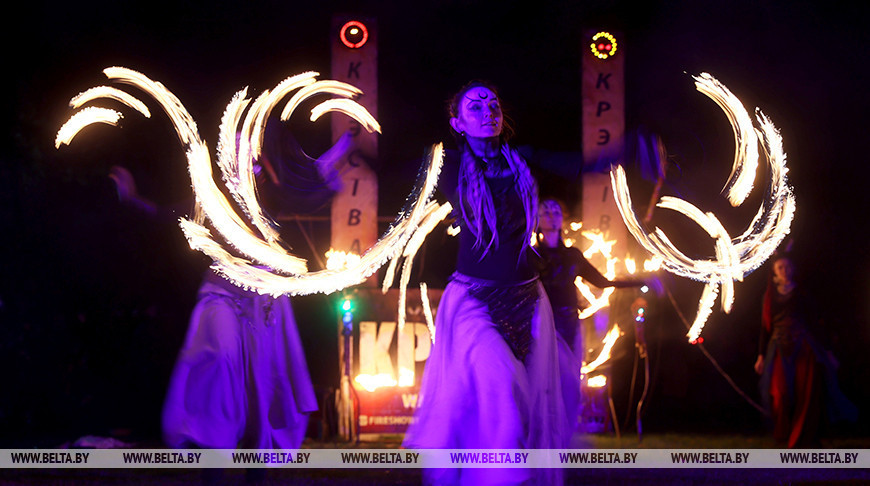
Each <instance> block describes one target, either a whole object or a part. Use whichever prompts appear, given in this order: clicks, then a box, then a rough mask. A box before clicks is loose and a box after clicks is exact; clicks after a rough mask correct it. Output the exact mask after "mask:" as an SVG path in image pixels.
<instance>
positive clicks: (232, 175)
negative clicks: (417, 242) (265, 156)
mask: <svg viewBox="0 0 870 486" xmlns="http://www.w3.org/2000/svg"><path fill="white" fill-rule="evenodd" d="M103 72H104V73H105V74H106V76H107V77H108V78H109V79H110V80H112V81H115V82H117V83H121V84H127V85H131V86H133V87H135V88H138V89H140V90H142V91H144V92H145V93H146V94H148V95H149V96H151V97H152V98H153V99H154V100H155V101H156V102H157V103H158V104H159V105H160V107H161V108H162V109H163V111H164V112H165V113H166V115H167V116H168V117H169V119H170V120H171V122H172V125H173V126H174V127H175V130H176V133H177V134H178V138H179V140H180V142H181V144H182V147H183V148H184V150H185V152H186V153H187V160H188V171H189V173H190V178H191V182H192V185H193V192H194V194H195V196H196V206H195V208H194V214H193V217H192V218H190V219H188V218H182V219H180V220H179V225H180V226H181V229H182V231H183V232H184V235H185V236H186V237H187V239H188V242H189V244H190V246H191V248H193V249H195V250H199V251H201V252H203V253H205V254H206V255H208V256H209V257H211V259H212V261H213V265H212V268H214V269H215V270H216V271H218V272H219V273H220V274H221V275H223V276H224V277H226V278H227V279H229V280H230V281H232V282H233V283H235V284H236V285H239V286H241V287H244V288H247V289H253V290H256V291H257V292H259V293H261V294H271V295H281V294H294V295H299V294H312V293H317V292H322V293H330V292H334V291H336V290H340V289H343V288H346V287H349V286H351V285H355V284H357V283H359V282H362V281H364V280H365V279H366V278H367V277H368V276H370V275H371V274H372V273H374V272H375V271H376V270H377V269H378V268H380V266H381V265H383V264H384V263H385V262H386V261H387V260H390V259H393V258H395V257H397V256H398V255H399V254H400V253H401V251H402V248H403V247H404V246H405V244H406V243H407V242H408V240H409V239H410V237H411V235H412V234H413V233H414V232H415V231H416V229H417V227H418V226H419V225H420V223H421V222H422V220H423V218H424V216H425V215H426V214H427V211H428V208H429V206H428V202H429V200H430V198H431V197H432V193H433V192H434V189H435V184H436V183H437V180H438V174H439V173H440V171H441V164H442V148H441V145H440V144H439V145H436V146H435V147H433V150H432V152H431V156H430V158H429V161H428V163H427V165H426V166H425V172H424V173H425V177H424V178H423V179H422V182H421V186H420V187H419V188H418V190H416V191H415V192H414V193H415V194H419V196H418V197H417V198H416V199H415V200H414V203H413V204H412V206H411V209H410V210H409V211H407V212H405V213H402V214H400V215H399V216H398V217H397V219H396V221H395V223H394V224H393V225H392V226H391V228H390V229H389V230H388V231H387V232H386V233H385V234H384V235H383V236H382V237H381V239H380V240H379V241H378V242H377V243H375V245H374V246H372V247H371V248H369V249H368V250H367V251H366V252H365V253H364V254H363V255H361V256H360V257H359V260H358V261H354V262H347V259H345V264H344V266H343V267H341V268H340V269H338V270H335V269H326V270H321V271H317V272H308V268H307V262H306V261H305V260H303V259H301V258H298V257H296V256H294V255H292V254H289V253H288V252H287V251H286V250H284V249H283V247H282V246H281V242H280V239H279V238H278V231H277V228H278V225H277V223H275V222H274V221H272V220H271V219H269V218H268V217H267V216H266V215H265V214H264V213H263V211H262V209H261V208H260V205H259V203H258V202H257V199H256V191H255V185H254V175H253V161H254V160H256V159H257V158H258V157H259V156H260V147H261V145H262V141H263V132H264V128H265V124H266V120H267V119H268V117H269V114H270V113H271V111H272V110H273V109H274V108H275V107H276V106H277V104H279V103H280V102H281V100H282V99H284V98H285V97H287V96H288V95H289V94H290V93H292V92H294V91H295V94H294V95H293V96H292V97H291V99H290V100H289V102H288V103H287V105H286V107H285V108H284V111H283V112H282V114H281V119H282V120H287V119H289V117H290V116H291V115H292V114H293V112H294V110H295V109H296V108H297V107H298V106H299V105H300V103H301V102H303V101H305V100H307V99H309V98H311V97H313V96H316V95H331V96H333V98H332V99H328V100H326V101H324V102H321V103H320V104H318V105H317V106H315V107H314V108H313V109H312V110H311V119H312V120H316V119H317V118H318V117H320V116H321V115H323V114H324V113H328V112H338V113H343V114H345V115H347V116H349V117H351V118H353V119H354V120H356V121H357V122H359V123H360V125H361V126H362V127H363V128H365V129H366V130H367V131H369V132H374V131H378V132H379V131H380V126H379V125H378V123H377V121H376V120H375V119H374V117H372V116H371V114H370V113H369V112H368V111H367V110H366V109H365V108H364V107H363V106H362V105H360V104H358V103H357V102H356V101H354V100H353V99H352V98H353V97H356V96H359V95H360V94H361V91H360V90H358V89H357V88H355V87H354V86H351V85H349V84H346V83H341V82H338V81H318V80H317V79H316V78H317V76H318V74H317V73H314V72H308V73H303V74H299V75H297V76H291V77H289V78H287V79H286V80H284V81H282V82H281V83H279V84H278V85H277V86H276V87H275V88H274V89H273V90H267V91H265V92H263V94H261V95H260V96H259V97H258V98H257V99H256V100H253V101H252V100H251V99H249V98H248V97H247V90H246V89H243V90H241V91H239V92H238V93H236V95H235V96H234V97H233V98H232V100H231V101H230V103H229V104H228V105H227V108H226V110H225V111H224V115H223V118H222V122H221V127H220V135H219V139H218V166H219V168H220V169H221V172H222V176H223V181H224V183H225V185H226V187H227V188H228V190H229V192H230V193H231V195H232V196H233V198H234V199H235V200H236V202H237V203H238V205H239V207H240V208H241V209H242V211H243V212H244V214H245V216H246V217H247V218H248V220H249V222H250V226H253V227H254V228H255V229H256V233H255V231H254V230H252V229H251V228H250V226H249V225H248V224H246V223H245V222H244V221H243V220H242V218H241V217H240V216H239V215H238V214H236V212H235V210H234V209H233V207H232V205H231V204H230V202H229V201H228V200H227V199H226V197H225V196H224V195H223V193H222V192H221V190H220V189H219V188H218V186H217V184H216V183H215V181H214V177H213V174H212V165H211V159H210V155H209V150H208V148H207V147H206V145H205V142H203V141H202V139H200V137H199V133H198V130H197V127H196V123H195V122H194V121H193V118H192V117H191V116H190V114H189V113H188V112H187V110H186V109H185V108H184V106H183V105H182V104H181V102H180V101H179V100H178V98H176V97H175V95H173V94H172V93H171V92H169V91H168V90H167V89H166V88H165V87H164V86H163V85H162V84H161V83H158V82H155V81H152V80H151V79H149V78H148V77H146V76H145V75H143V74H141V73H138V72H136V71H132V70H129V69H126V68H121V67H112V68H107V69H105V70H104V71H103ZM122 93H123V94H122ZM97 99H111V100H115V101H120V102H121V103H123V104H125V105H127V106H130V107H132V108H133V109H135V110H136V111H139V112H140V113H142V114H143V115H145V116H149V114H150V113H149V112H148V111H147V108H145V109H144V110H143V106H144V104H142V103H141V102H140V101H139V100H138V99H136V98H135V97H133V96H131V95H128V94H126V93H124V92H122V91H120V90H117V89H115V88H112V87H97V88H92V89H91V90H88V91H86V92H85V93H83V94H81V95H79V96H77V97H76V98H74V99H73V101H72V102H71V104H72V105H73V107H74V108H78V107H79V106H81V105H82V104H84V103H86V102H91V101H94V100H97ZM120 117H121V115H120V113H118V112H115V111H114V110H109V109H105V108H96V107H87V108H84V109H82V110H81V111H79V112H78V113H76V114H74V115H73V116H72V117H71V118H70V120H69V121H68V122H67V123H66V124H64V125H63V126H62V127H61V129H60V130H59V131H58V135H57V140H56V142H55V144H56V146H57V147H60V145H61V144H64V143H66V144H69V143H70V141H71V140H72V139H73V137H74V136H75V135H76V134H77V133H78V132H79V131H81V130H82V129H83V128H85V127H86V126H89V125H92V124H94V123H108V124H112V125H116V124H117V123H118V120H119V119H120ZM237 134H239V135H240V138H239V143H238V145H236V135H237ZM206 222H208V223H209V224H210V225H211V226H212V227H213V228H214V229H215V230H217V232H218V233H219V234H220V236H221V237H222V238H223V240H224V241H226V242H227V243H229V244H230V245H232V246H233V247H234V248H235V249H236V250H238V252H239V253H241V254H242V255H244V257H237V256H234V255H233V254H231V253H230V252H229V251H228V250H227V249H226V248H224V246H223V245H222V244H221V243H218V242H217V241H216V240H215V239H214V237H213V235H212V234H211V231H210V230H209V229H208V228H207V227H206V226H205V225H206ZM262 266H265V267H266V268H262Z"/></svg>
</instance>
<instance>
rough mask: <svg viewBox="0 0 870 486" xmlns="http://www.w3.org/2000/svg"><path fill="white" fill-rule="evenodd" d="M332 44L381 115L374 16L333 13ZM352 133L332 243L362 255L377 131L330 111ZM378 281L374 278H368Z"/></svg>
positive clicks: (346, 425)
mask: <svg viewBox="0 0 870 486" xmlns="http://www.w3.org/2000/svg"><path fill="white" fill-rule="evenodd" d="M330 37H331V49H332V75H331V78H332V79H334V80H337V81H344V82H346V83H349V84H352V85H354V86H356V87H357V88H359V89H360V90H362V92H363V94H362V95H360V97H359V99H358V100H357V102H359V103H360V104H361V105H363V106H364V107H365V108H366V109H367V110H368V111H369V113H371V114H372V116H374V117H375V119H377V117H378V43H377V41H378V36H377V24H376V22H375V20H374V19H371V18H365V17H351V16H340V15H337V16H334V17H333V18H332V25H331V30H330ZM348 131H349V132H350V133H351V135H352V136H353V137H354V144H353V149H352V150H351V151H350V152H349V153H347V154H346V155H345V160H344V161H343V162H342V163H340V164H339V167H340V172H341V179H342V190H341V191H339V193H338V194H336V196H335V198H334V199H333V201H332V209H331V212H332V215H331V243H330V246H331V249H332V250H333V251H338V252H343V253H348V254H350V253H352V254H355V255H362V254H363V253H364V252H365V251H366V250H367V249H368V248H371V247H372V246H373V245H374V244H375V242H376V241H377V238H378V180H377V176H376V174H375V172H374V171H373V170H372V167H371V163H372V161H374V160H376V159H377V157H378V139H377V134H376V133H368V132H367V131H366V130H364V129H363V128H362V127H361V126H360V125H359V123H357V122H356V121H354V120H352V119H350V118H348V117H344V116H334V117H332V139H333V141H335V140H338V138H339V137H341V136H342V135H343V134H344V133H345V132H348ZM364 285H366V286H368V287H374V286H375V285H376V281H375V278H374V277H372V278H369V279H368V280H367V281H366V282H365V284H364ZM346 339H348V338H346V337H345V336H343V335H342V326H339V336H338V343H339V345H338V347H339V356H342V357H344V358H343V359H342V362H341V363H339V364H340V366H341V368H339V369H341V370H345V369H346V367H347V362H349V361H352V360H353V356H352V353H353V338H352V337H351V338H349V339H348V340H349V342H347V341H346ZM351 386H352V385H351V383H350V376H348V372H347V371H343V372H342V376H341V390H340V394H339V399H338V402H339V403H338V416H339V434H340V435H341V436H342V437H344V438H345V439H350V438H352V437H353V436H354V434H355V433H358V428H357V427H355V426H354V411H353V398H352V397H351V394H352V391H353V390H352V389H351Z"/></svg>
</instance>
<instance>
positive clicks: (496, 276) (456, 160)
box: [439, 151, 536, 283]
mask: <svg viewBox="0 0 870 486" xmlns="http://www.w3.org/2000/svg"><path fill="white" fill-rule="evenodd" d="M501 157H502V159H504V155H502V156H501ZM502 163H503V164H504V165H505V166H507V162H506V161H505V160H502ZM459 164H460V154H459V152H456V151H448V152H446V153H445V157H444V168H443V169H442V174H441V177H440V182H439V188H440V189H441V192H442V193H444V195H445V196H446V197H447V198H448V200H449V201H450V204H452V205H453V214H452V216H453V217H455V218H456V222H457V224H458V225H459V227H460V229H461V230H460V232H459V253H458V256H457V262H456V270H457V271H458V272H460V273H463V274H465V275H468V276H470V277H475V278H480V279H485V280H495V281H499V282H505V283H518V282H523V281H526V280H529V279H532V278H534V277H535V275H536V271H535V268H534V267H533V265H532V264H531V263H530V261H529V258H528V255H527V252H528V251H529V250H528V247H526V248H525V250H524V249H523V239H524V238H525V230H526V216H525V210H524V208H523V202H522V200H521V199H520V195H519V193H518V192H517V189H516V176H514V175H513V174H510V175H507V176H504V177H491V178H490V177H487V178H486V179H485V181H486V185H487V187H488V188H489V191H490V194H491V195H492V200H493V204H494V206H495V214H496V228H498V247H496V245H495V244H493V245H492V246H491V247H490V248H489V251H487V253H486V255H484V254H483V252H484V249H485V248H486V243H488V242H489V238H490V233H489V229H488V228H486V225H484V228H483V231H484V238H483V241H484V244H483V245H479V246H478V247H476V248H475V246H474V243H475V240H476V238H475V236H474V234H472V232H471V229H469V227H468V223H467V222H466V221H465V220H464V219H463V217H462V211H461V209H460V208H459V192H458V188H459ZM521 253H522V255H521Z"/></svg>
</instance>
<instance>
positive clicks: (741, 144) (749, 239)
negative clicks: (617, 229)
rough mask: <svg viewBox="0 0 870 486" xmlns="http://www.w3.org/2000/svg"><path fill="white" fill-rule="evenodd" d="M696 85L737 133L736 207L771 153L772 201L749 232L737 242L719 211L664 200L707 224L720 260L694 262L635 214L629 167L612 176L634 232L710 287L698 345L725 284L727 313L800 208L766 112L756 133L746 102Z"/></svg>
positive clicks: (665, 263)
mask: <svg viewBox="0 0 870 486" xmlns="http://www.w3.org/2000/svg"><path fill="white" fill-rule="evenodd" d="M695 81H696V86H697V88H698V90H699V91H700V92H702V93H703V94H705V95H707V96H708V97H709V98H711V99H712V100H713V101H714V102H716V103H717V104H718V105H719V106H720V107H721V108H722V109H723V111H725V113H726V115H727V117H728V120H729V122H730V123H731V126H732V128H733V129H734V134H735V139H736V141H737V149H736V152H735V158H734V165H733V168H732V173H731V176H730V178H729V181H728V183H727V184H726V188H728V190H729V191H728V192H729V193H728V196H727V198H728V200H729V201H730V202H731V204H732V205H734V206H739V205H740V204H742V203H743V202H744V201H745V199H746V196H747V195H748V194H749V192H750V191H751V190H752V181H753V180H754V179H755V172H756V170H757V167H758V157H759V152H758V145H759V142H760V143H761V146H762V148H763V149H764V152H765V155H766V157H765V158H766V161H767V164H768V169H769V172H770V180H769V181H768V187H767V193H766V197H765V198H764V200H763V201H762V203H761V206H760V207H759V209H758V212H757V213H756V215H755V217H754V218H753V220H752V222H751V223H750V224H749V226H748V227H747V228H746V230H745V231H744V232H743V234H741V235H740V236H738V237H736V238H731V237H730V236H729V235H728V232H727V231H725V228H724V227H723V226H722V224H721V223H720V222H719V220H718V218H716V216H715V215H714V214H713V213H709V212H708V213H704V212H703V211H701V210H700V209H698V208H697V207H696V206H694V205H692V204H691V203H689V202H687V201H684V200H682V199H678V198H674V197H667V196H665V197H662V198H661V200H660V202H659V203H658V204H657V206H658V207H661V208H664V209H670V210H673V211H676V212H679V213H681V214H683V215H684V216H686V217H688V218H689V219H691V220H692V221H694V222H695V223H696V224H698V225H699V226H701V228H703V229H704V230H705V231H706V232H707V234H708V235H709V236H710V237H711V238H713V240H714V253H715V257H712V258H707V259H693V258H690V257H688V256H686V255H685V254H684V253H683V252H681V251H680V250H679V249H678V248H676V246H674V245H673V243H671V241H670V239H669V238H668V236H667V235H666V234H665V232H664V231H662V230H661V229H660V228H656V229H655V230H654V231H653V232H649V231H647V230H646V229H645V228H644V227H643V226H642V225H641V223H640V221H639V220H638V218H637V215H636V214H635V212H634V210H633V206H632V202H631V195H630V193H629V190H628V185H627V182H626V177H625V171H624V169H623V168H622V167H621V166H617V167H616V168H614V169H613V170H612V171H611V173H610V178H611V183H612V185H613V191H614V196H615V199H616V204H617V207H618V208H619V212H620V214H621V215H622V219H623V221H624V222H625V225H626V227H627V228H628V231H629V233H631V235H632V236H633V237H634V238H635V239H636V240H637V241H638V243H640V245H641V246H643V247H644V249H646V250H647V251H649V252H650V253H651V254H652V255H653V259H654V260H656V261H657V262H660V263H661V266H662V267H664V268H665V270H667V271H669V272H671V273H673V274H675V275H679V276H681V277H687V278H691V279H694V280H697V281H700V282H703V283H705V284H706V285H705V286H704V290H703V293H702V295H701V298H700V301H699V305H698V314H697V317H696V318H695V321H694V323H693V324H692V326H691V328H690V330H689V333H688V334H687V336H688V338H689V340H690V341H695V340H697V339H698V337H699V336H700V334H701V330H702V329H703V327H704V323H705V322H706V320H707V318H708V317H709V315H710V313H711V312H712V307H713V304H714V302H715V299H716V296H717V294H719V289H720V286H721V305H722V309H723V311H724V312H726V313H727V312H729V311H730V310H731V307H732V305H733V302H734V282H739V281H742V280H743V278H744V277H745V276H746V275H748V274H749V273H751V272H752V271H753V270H755V269H756V268H758V267H759V266H760V265H761V264H762V263H764V262H765V261H766V260H767V259H768V258H769V257H770V255H771V254H772V253H773V251H774V250H776V248H777V247H778V246H779V244H780V243H781V242H782V239H783V238H784V237H785V236H786V235H787V234H788V232H789V229H790V226H791V221H792V219H793V218H794V211H795V207H796V206H795V198H794V195H793V194H792V190H791V188H790V187H789V186H788V184H787V180H786V174H787V172H788V169H787V167H786V156H785V153H784V152H783V150H782V137H781V136H780V134H779V131H778V130H777V128H776V127H775V126H774V125H773V123H772V122H771V121H770V119H769V118H768V117H767V116H765V115H764V114H763V113H762V112H761V111H760V110H756V121H757V122H758V126H759V128H758V130H756V129H755V128H754V127H753V125H752V121H751V120H749V116H748V114H746V110H745V109H744V108H743V105H742V104H741V103H740V100H739V99H737V98H736V97H735V96H734V95H733V94H731V92H730V91H728V89H727V88H725V86H723V85H722V84H721V83H719V82H718V81H717V80H715V79H714V78H713V77H712V76H710V75H709V74H706V73H703V74H701V75H700V76H697V77H695ZM758 136H760V138H761V139H760V140H759V137H758ZM645 267H646V265H645Z"/></svg>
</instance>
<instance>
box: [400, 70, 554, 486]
mask: <svg viewBox="0 0 870 486" xmlns="http://www.w3.org/2000/svg"><path fill="white" fill-rule="evenodd" d="M450 115H451V118H450V125H451V127H452V128H453V130H454V131H455V132H456V134H457V135H458V137H457V140H458V143H459V147H460V153H458V154H450V153H448V154H447V157H446V160H445V166H444V171H443V173H442V175H441V182H440V187H441V189H442V191H443V192H444V193H445V194H446V195H447V196H448V197H449V198H450V200H451V203H452V205H453V207H454V215H455V216H456V219H457V221H458V223H459V226H460V228H461V230H460V233H459V254H458V261H457V268H456V273H454V275H453V277H452V279H451V281H450V283H449V284H448V285H447V288H446V289H445V291H444V294H443V296H442V298H441V302H440V304H439V307H438V314H437V317H436V323H435V329H436V332H435V343H434V344H433V348H432V354H431V355H430V357H429V359H428V361H427V363H426V371H425V374H424V377H423V382H422V389H421V400H422V402H421V403H420V406H419V408H418V410H417V414H416V416H415V422H414V423H413V424H412V425H411V427H410V428H409V431H408V433H407V435H406V437H405V446H406V447H409V448H419V449H555V448H561V447H565V445H566V444H567V438H568V436H567V434H566V431H567V430H568V428H567V426H566V423H565V412H564V405H563V402H562V395H561V387H560V376H559V354H558V350H557V346H556V333H555V329H554V327H553V315H552V311H551V308H550V304H549V301H548V300H547V296H546V294H545V292H544V289H543V286H542V285H541V284H540V282H539V281H538V279H537V273H536V271H535V264H534V261H533V254H530V253H531V252H532V251H533V250H532V249H531V247H530V242H531V238H532V234H533V232H534V230H535V218H536V214H537V187H536V184H535V181H534V179H533V178H532V176H531V173H530V172H529V168H528V166H527V164H526V162H525V161H524V160H523V159H522V158H521V157H520V156H519V154H518V153H517V152H516V151H515V150H514V149H513V148H512V147H510V146H509V145H507V144H506V140H507V138H508V137H507V135H509V129H508V130H505V128H506V127H504V119H503V116H502V111H501V104H500V101H499V98H498V95H497V94H496V91H495V89H494V88H493V87H492V86H491V85H489V84H487V83H482V82H472V83H469V84H468V85H466V86H465V87H463V88H462V90H460V91H459V93H457V95H456V96H455V97H454V98H453V102H452V104H451V113H450ZM424 478H425V480H426V482H427V483H429V484H473V485H476V486H479V485H484V484H558V483H559V482H561V471H560V470H559V469H536V470H535V469H529V468H518V469H482V468H481V469H477V468H468V469H444V470H434V469H427V470H426V471H425V472H424Z"/></svg>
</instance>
